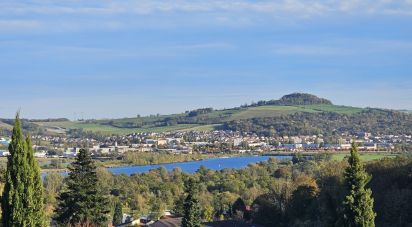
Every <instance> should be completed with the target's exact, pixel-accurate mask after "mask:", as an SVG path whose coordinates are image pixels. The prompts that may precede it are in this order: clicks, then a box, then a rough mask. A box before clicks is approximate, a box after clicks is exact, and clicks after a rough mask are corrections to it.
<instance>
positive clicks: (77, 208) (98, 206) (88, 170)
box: [56, 149, 109, 226]
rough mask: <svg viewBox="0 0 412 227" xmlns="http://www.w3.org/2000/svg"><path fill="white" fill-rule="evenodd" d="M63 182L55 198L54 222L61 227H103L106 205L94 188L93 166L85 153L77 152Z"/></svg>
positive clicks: (102, 197)
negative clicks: (63, 186) (57, 198)
mask: <svg viewBox="0 0 412 227" xmlns="http://www.w3.org/2000/svg"><path fill="white" fill-rule="evenodd" d="M65 183H66V187H65V188H64V189H63V192H62V193H61V194H60V196H59V204H58V208H57V212H56V214H57V215H56V220H57V222H58V223H59V224H61V225H80V226H81V225H89V226H103V225H105V224H106V223H107V221H108V217H107V214H108V213H109V211H108V210H107V207H108V203H107V199H106V196H104V195H103V194H102V192H101V191H100V190H99V188H98V178H97V174H96V166H95V164H94V162H93V160H92V158H91V156H90V153H89V152H88V151H87V150H85V149H80V151H79V153H78V154H77V157H76V161H75V162H73V163H72V165H71V167H70V173H69V176H68V177H67V178H66V182H65Z"/></svg>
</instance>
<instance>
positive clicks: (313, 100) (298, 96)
mask: <svg viewBox="0 0 412 227" xmlns="http://www.w3.org/2000/svg"><path fill="white" fill-rule="evenodd" d="M321 104H324V105H333V104H332V102H331V101H330V100H327V99H324V98H319V97H317V96H315V95H312V94H306V93H293V94H290V95H285V96H283V97H282V98H281V99H279V100H270V101H258V102H255V103H252V104H251V105H245V106H243V107H254V106H266V105H279V106H295V105H321Z"/></svg>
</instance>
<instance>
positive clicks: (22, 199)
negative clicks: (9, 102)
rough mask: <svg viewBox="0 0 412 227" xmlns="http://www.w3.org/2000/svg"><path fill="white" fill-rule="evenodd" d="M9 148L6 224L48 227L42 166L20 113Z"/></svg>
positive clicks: (5, 203) (3, 202)
mask: <svg viewBox="0 0 412 227" xmlns="http://www.w3.org/2000/svg"><path fill="white" fill-rule="evenodd" d="M9 151H10V156H9V157H8V162H7V170H6V174H5V186H4V191H3V196H2V206H1V207H2V216H3V220H2V221H3V226H5V227H17V226H18V227H25V226H28V227H29V226H47V225H48V223H47V222H46V219H45V214H44V196H43V185H42V181H41V175H40V168H39V165H38V163H37V161H36V160H35V159H34V155H33V149H32V144H31V141H30V135H28V136H27V137H26V138H24V136H23V133H22V129H21V124H20V119H19V114H17V115H16V120H15V125H14V128H13V135H12V141H11V143H10V145H9Z"/></svg>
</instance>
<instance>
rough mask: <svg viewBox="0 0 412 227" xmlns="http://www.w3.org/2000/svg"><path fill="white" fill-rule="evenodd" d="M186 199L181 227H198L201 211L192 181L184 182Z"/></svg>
mask: <svg viewBox="0 0 412 227" xmlns="http://www.w3.org/2000/svg"><path fill="white" fill-rule="evenodd" d="M185 192H186V194H187V195H186V199H185V201H184V204H183V207H184V217H183V220H182V227H200V226H201V220H200V219H201V210H200V205H199V200H198V199H197V185H196V183H195V182H194V180H193V179H189V180H188V181H186V182H185Z"/></svg>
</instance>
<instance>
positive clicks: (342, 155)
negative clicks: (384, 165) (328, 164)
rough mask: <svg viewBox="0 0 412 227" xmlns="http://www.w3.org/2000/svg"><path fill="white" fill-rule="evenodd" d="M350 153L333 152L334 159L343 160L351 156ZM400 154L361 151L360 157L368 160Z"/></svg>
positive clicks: (393, 156)
mask: <svg viewBox="0 0 412 227" xmlns="http://www.w3.org/2000/svg"><path fill="white" fill-rule="evenodd" d="M349 155H350V154H349V153H339V154H333V155H332V159H333V160H336V161H342V160H344V159H345V158H346V157H349ZM396 156H398V155H397V154H391V153H361V154H360V158H361V160H362V161H365V162H368V161H373V160H379V159H383V158H395V157H396Z"/></svg>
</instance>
